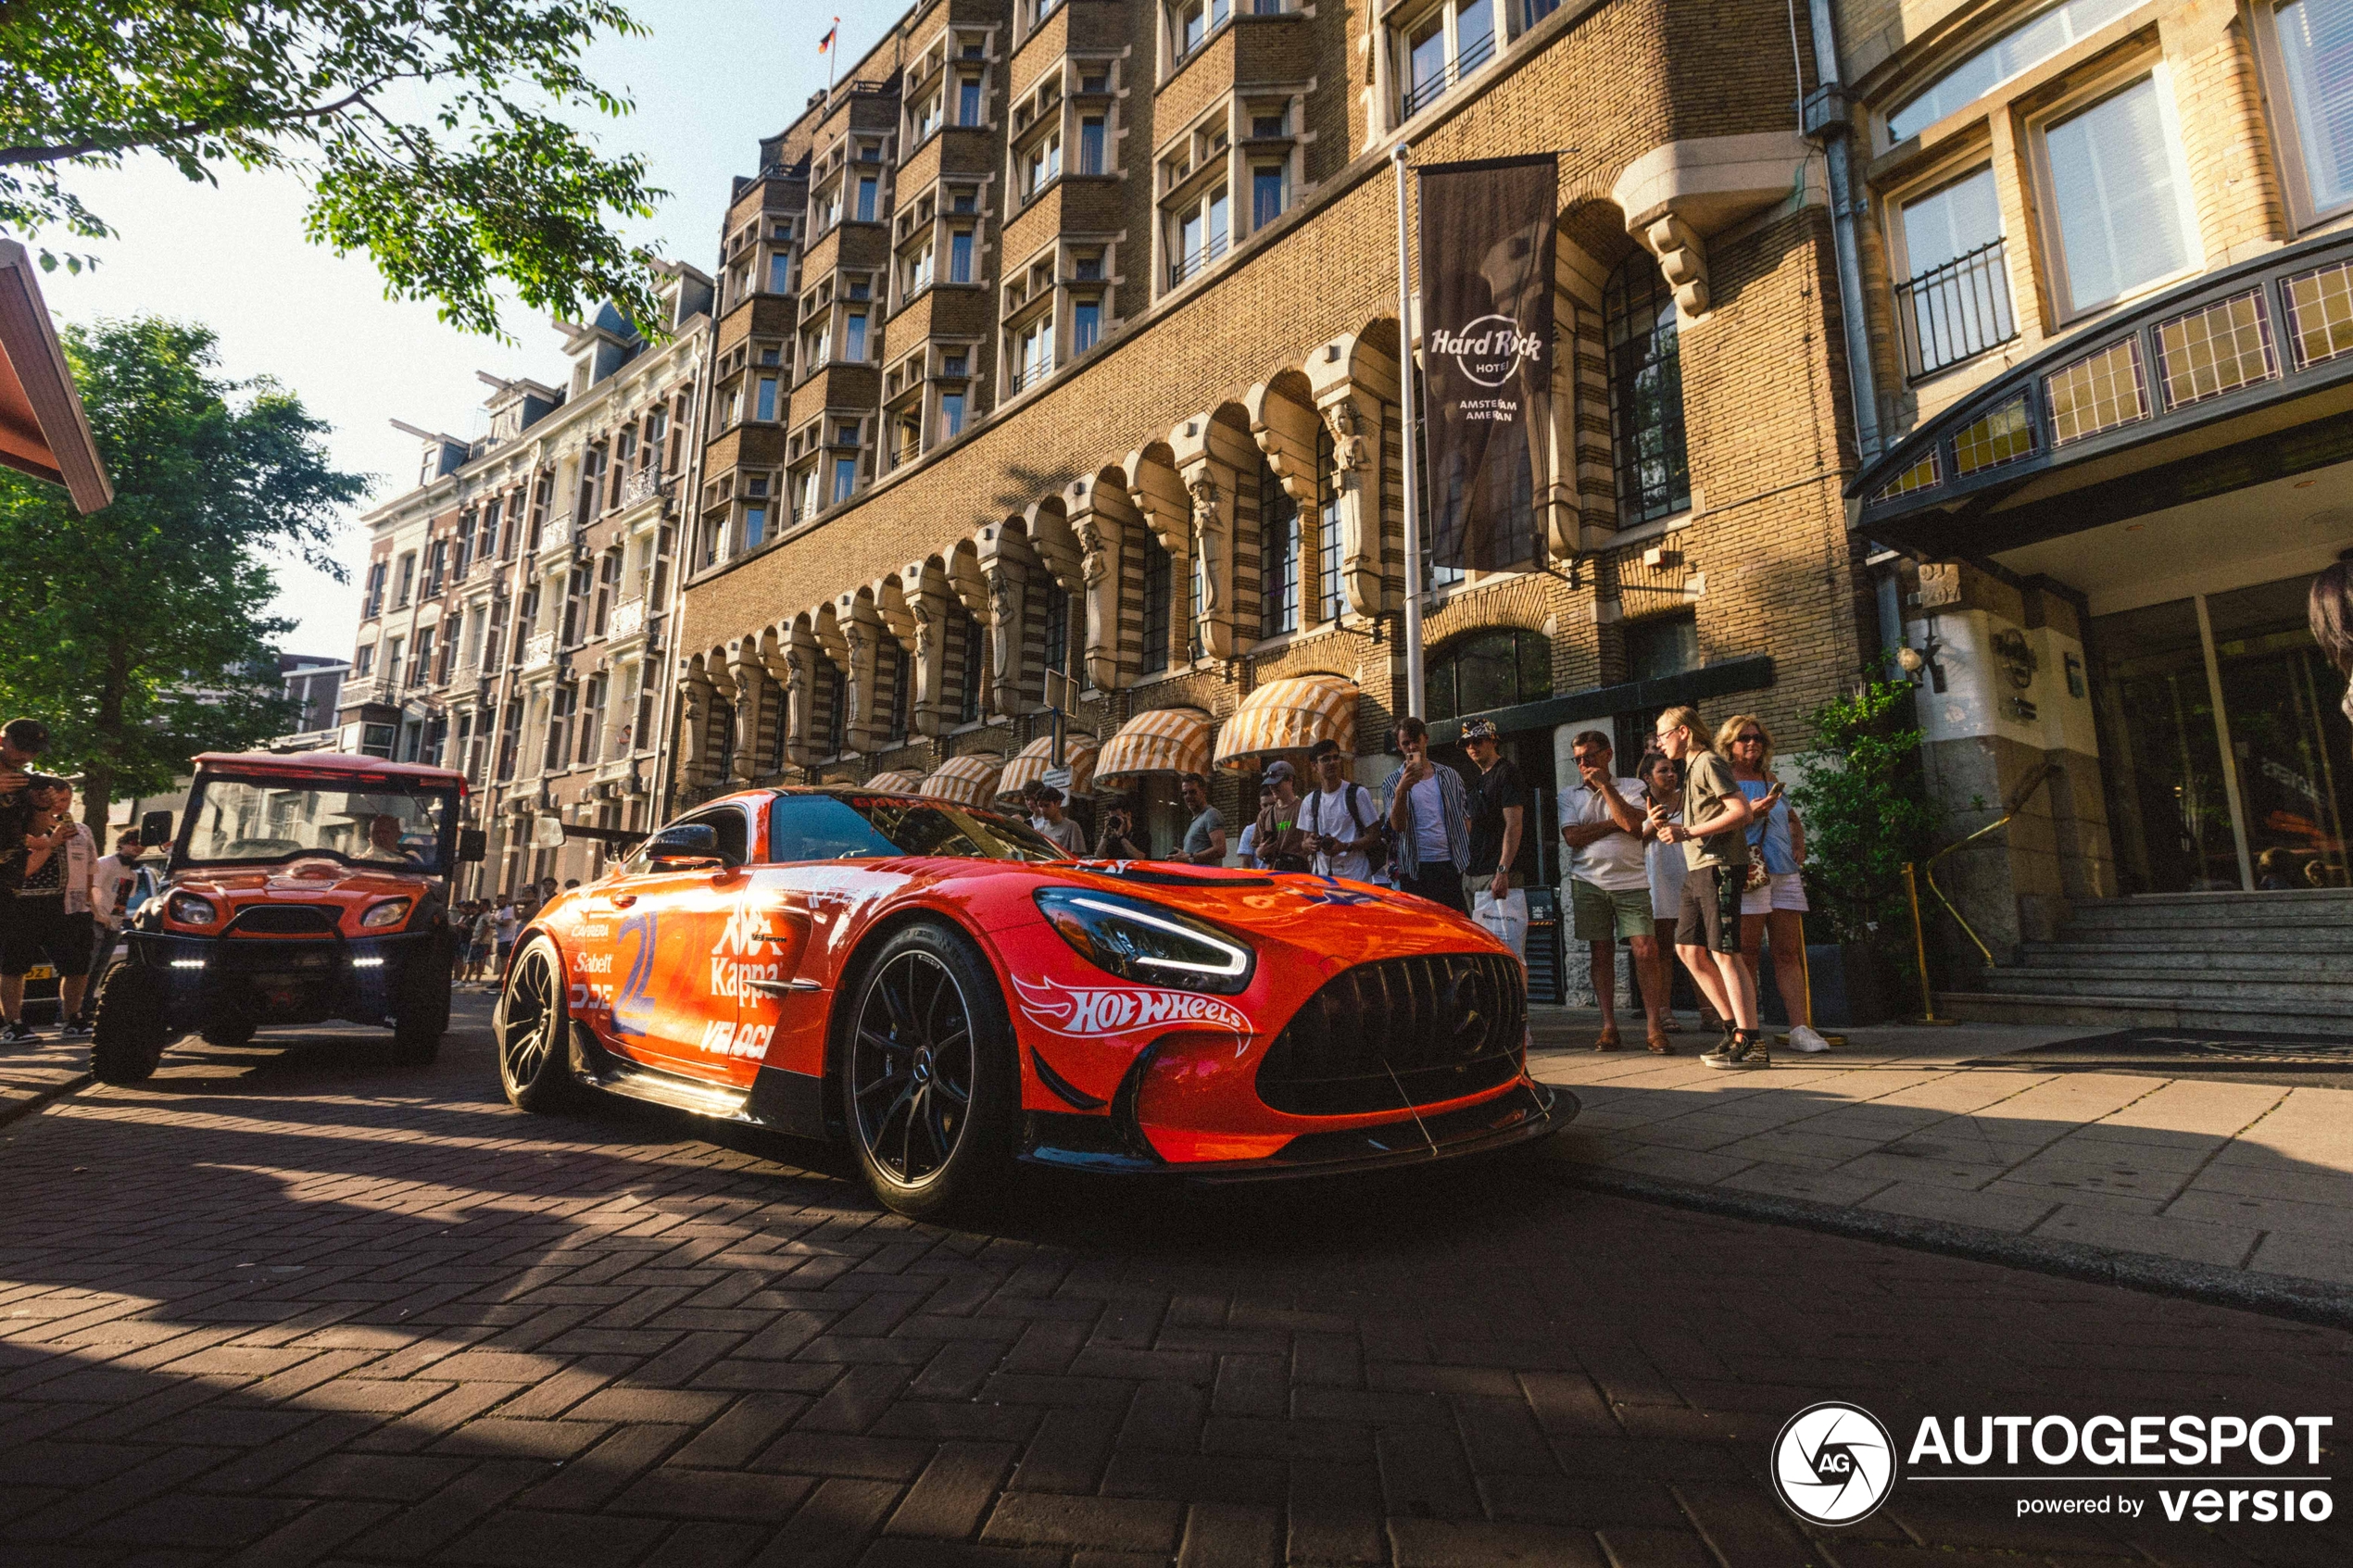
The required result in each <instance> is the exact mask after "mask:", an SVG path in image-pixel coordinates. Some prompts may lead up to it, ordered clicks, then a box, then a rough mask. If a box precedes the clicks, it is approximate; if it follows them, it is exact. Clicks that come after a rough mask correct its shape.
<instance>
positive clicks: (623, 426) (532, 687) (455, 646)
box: [335, 267, 711, 896]
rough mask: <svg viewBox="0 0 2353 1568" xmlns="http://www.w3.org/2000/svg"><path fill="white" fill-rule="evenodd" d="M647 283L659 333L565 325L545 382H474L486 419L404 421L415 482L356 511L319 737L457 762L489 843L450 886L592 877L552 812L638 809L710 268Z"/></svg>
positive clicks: (632, 824) (643, 803) (597, 867)
mask: <svg viewBox="0 0 2353 1568" xmlns="http://www.w3.org/2000/svg"><path fill="white" fill-rule="evenodd" d="M663 295H664V298H665V301H666V303H667V305H668V307H669V310H670V313H671V320H670V322H669V323H668V325H669V327H670V330H671V332H672V333H673V335H672V336H671V338H670V339H669V340H668V341H667V342H663V343H659V344H648V343H647V342H645V341H644V340H643V339H642V338H641V337H640V336H639V335H638V334H637V332H635V330H634V329H633V328H632V327H631V326H630V325H629V323H627V322H626V321H624V320H622V318H621V317H620V316H619V315H618V314H617V313H616V312H614V311H612V310H610V309H607V310H606V311H605V312H603V313H602V314H601V315H600V316H599V317H598V320H595V321H593V322H590V323H587V324H585V325H566V326H563V328H562V331H563V332H564V338H565V345H564V346H565V354H566V357H567V358H568V360H569V364H568V366H567V369H566V373H565V374H564V376H563V377H562V378H561V379H560V384H557V385H553V386H549V385H543V384H541V383H537V382H532V381H498V380H497V379H495V378H492V377H488V376H485V377H484V378H483V379H484V381H485V382H489V383H491V386H492V391H491V395H490V396H489V398H488V399H487V400H486V402H485V408H487V411H488V423H489V429H488V433H486V434H485V435H484V436H481V437H478V438H471V439H469V438H464V437H459V436H452V435H445V434H439V433H433V432H429V431H425V430H422V429H415V428H413V427H409V426H403V427H401V428H403V429H407V430H409V431H410V433H412V434H415V435H417V436H418V437H420V438H421V439H422V443H423V451H422V469H421V471H420V474H419V479H420V483H419V484H418V485H417V486H416V488H414V489H412V490H410V491H409V492H408V493H407V494H405V495H401V496H399V497H397V498H396V499H395V500H393V501H390V502H387V503H386V504H384V506H382V507H379V508H376V509H375V510H373V511H371V512H370V513H368V514H367V516H366V517H365V518H363V519H362V520H361V521H363V523H364V524H365V525H366V526H367V528H368V529H369V531H370V534H371V538H370V545H369V558H368V565H367V568H366V577H365V580H364V583H363V589H362V598H361V603H360V622H359V636H358V642H357V646H356V649H355V651H354V654H353V658H352V665H351V669H350V671H349V673H348V674H347V675H346V678H345V681H344V684H343V689H342V692H341V695H340V697H339V707H340V709H341V711H340V718H339V730H340V734H339V735H338V737H337V739H336V742H335V744H336V745H337V746H338V748H339V749H341V750H344V751H349V752H359V753H364V754H365V755H368V756H371V757H390V758H395V759H399V760H402V761H412V762H427V763H433V764H436V765H440V766H445V767H450V768H455V769H458V770H459V771H462V772H464V773H465V775H466V777H467V779H468V780H469V782H470V783H471V784H472V795H471V797H470V798H469V801H468V809H469V815H470V819H471V824H470V825H479V826H482V827H484V828H485V829H487V830H488V834H489V854H488V859H486V860H485V861H484V864H483V866H481V867H479V868H468V869H467V871H466V873H465V875H464V877H463V878H462V879H461V886H460V887H459V893H460V895H461V896H472V895H474V894H478V893H498V892H510V891H514V890H517V889H519V888H520V887H521V886H522V884H525V883H526V882H531V881H536V880H538V879H540V878H543V877H555V878H557V879H559V880H560V881H561V880H568V879H570V878H573V877H581V878H586V877H590V876H594V875H596V874H598V872H599V871H601V869H602V867H603V864H604V859H605V849H606V847H605V846H604V845H603V844H602V843H600V842H598V841H595V840H591V839H586V838H580V837H574V838H572V839H569V840H567V839H565V838H564V837H563V836H562V835H561V834H560V826H559V825H560V824H563V823H570V824H573V825H575V826H587V827H601V828H605V829H608V830H625V829H629V828H644V827H646V826H647V825H648V808H649V806H650V804H651V801H652V797H653V780H654V773H655V768H656V765H657V757H658V754H659V751H660V747H661V741H662V739H663V736H662V734H661V715H662V713H663V709H664V707H665V697H666V691H667V684H666V682H665V681H664V680H663V678H662V671H663V670H664V667H665V661H666V659H667V658H668V638H669V635H670V622H671V618H672V615H673V604H674V601H675V587H676V578H675V560H676V556H677V550H676V538H677V533H678V527H677V518H678V515H679V495H680V493H681V490H682V487H683V483H684V476H685V474H686V470H688V468H689V467H690V466H691V464H692V462H693V460H694V458H695V456H696V449H697V443H696V442H695V440H694V438H693V432H694V431H695V429H696V428H697V420H698V413H699V406H698V396H699V395H700V394H701V392H702V391H703V389H704V383H703V380H702V370H703V365H704V359H705V356H706V355H707V354H708V352H709V348H710V343H711V337H710V331H709V328H710V315H709V303H710V295H711V284H710V280H708V279H707V278H705V277H704V276H703V275H702V274H701V273H700V272H698V271H696V270H694V269H692V268H686V267H679V268H673V269H671V270H669V271H668V272H667V274H666V277H665V286H664V290H663Z"/></svg>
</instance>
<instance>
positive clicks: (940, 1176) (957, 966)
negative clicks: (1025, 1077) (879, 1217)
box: [839, 921, 1021, 1220]
mask: <svg viewBox="0 0 2353 1568" xmlns="http://www.w3.org/2000/svg"><path fill="white" fill-rule="evenodd" d="M849 997H850V1005H849V1009H848V1010H847V1011H846V1012H845V1013H844V1015H843V1017H844V1024H843V1029H844V1037H843V1040H842V1047H841V1055H840V1058H839V1060H840V1073H839V1084H840V1090H841V1104H842V1120H843V1123H844V1124H845V1125H846V1126H847V1127H848V1129H849V1141H850V1144H851V1146H852V1147H853V1148H855V1149H856V1150H857V1153H858V1164H859V1168H860V1169H861V1170H862V1172H863V1173H864V1174H865V1177H866V1185H867V1186H868V1188H869V1189H870V1190H872V1191H873V1193H874V1195H875V1198H878V1199H880V1200H881V1202H882V1204H883V1206H884V1207H885V1208H887V1209H889V1210H893V1211H894V1212H897V1213H900V1214H904V1215H906V1216H908V1217H909V1218H911V1219H919V1220H920V1219H932V1218H936V1217H938V1216H940V1215H943V1214H948V1213H950V1212H955V1211H958V1210H970V1209H972V1208H974V1207H975V1206H976V1205H979V1204H980V1203H982V1202H984V1201H985V1200H986V1199H987V1198H988V1197H989V1196H990V1195H992V1194H993V1193H994V1192H995V1191H996V1190H997V1188H998V1187H999V1186H1000V1185H1001V1184H1002V1183H1003V1181H1004V1178H1005V1176H1006V1174H1007V1173H1008V1172H1009V1171H1010V1169H1011V1167H1012V1163H1013V1149H1014V1144H1015V1135H1016V1134H1017V1132H1018V1130H1019V1127H1020V1123H1021V1076H1020V1068H1019V1065H1018V1057H1017V1055H1016V1050H1017V1047H1016V1045H1015V1041H1014V1036H1013V1021H1012V1020H1011V1019H1010V1018H1009V1017H1008V1016H1007V1015H1006V1012H1005V1001H1004V997H1003V995H1002V993H1000V991H999V989H998V986H997V979H996V976H995V974H993V973H992V972H990V970H989V967H988V960H987V959H986V958H984V957H983V956H982V955H981V952H980V949H979V948H978V947H975V946H974V944H973V942H972V939H971V938H970V937H968V936H966V935H963V933H962V932H960V931H957V930H955V929H953V928H952V927H950V926H948V925H946V924H943V923H939V922H931V921H925V922H919V923H916V924H913V925H909V926H905V927H902V928H901V929H900V930H899V931H898V932H896V933H894V934H893V935H891V936H889V937H888V938H887V940H885V941H884V943H883V944H882V946H881V947H877V948H876V949H875V951H874V953H873V954H872V956H871V957H870V958H868V959H867V960H866V961H865V962H863V963H862V964H861V965H860V966H859V969H858V975H857V980H856V982H855V984H854V985H851V986H850V987H849Z"/></svg>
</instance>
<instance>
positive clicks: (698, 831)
mask: <svg viewBox="0 0 2353 1568" xmlns="http://www.w3.org/2000/svg"><path fill="white" fill-rule="evenodd" d="M646 858H647V859H650V860H651V861H653V863H654V864H655V865H658V866H659V865H665V864H668V863H670V862H672V861H676V860H716V859H719V830H718V829H717V828H715V827H712V826H711V824H710V823H709V822H681V823H680V824H678V825H677V826H676V827H672V828H664V829H662V830H661V832H660V833H658V834H654V836H653V839H652V841H651V842H649V843H648V845H647V846H646Z"/></svg>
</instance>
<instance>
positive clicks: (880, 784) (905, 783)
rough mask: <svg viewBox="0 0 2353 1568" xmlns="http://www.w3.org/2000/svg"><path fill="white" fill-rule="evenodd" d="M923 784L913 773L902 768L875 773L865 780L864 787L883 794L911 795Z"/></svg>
mask: <svg viewBox="0 0 2353 1568" xmlns="http://www.w3.org/2000/svg"><path fill="white" fill-rule="evenodd" d="M923 784H924V781H923V780H922V779H920V778H917V777H916V776H915V775H914V774H912V773H910V772H907V771H904V770H903V769H893V770H891V771H889V772H887V773H876V774H875V776H874V777H873V778H871V779H868V780H867V781H866V784H865V787H866V788H868V789H872V790H878V791H880V792H881V793H883V794H885V795H912V794H914V793H915V792H916V791H918V790H920V789H921V788H923Z"/></svg>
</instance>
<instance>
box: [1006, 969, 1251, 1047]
mask: <svg viewBox="0 0 2353 1568" xmlns="http://www.w3.org/2000/svg"><path fill="white" fill-rule="evenodd" d="M1013 989H1014V990H1016V991H1018V992H1020V993H1021V1010H1022V1011H1023V1012H1025V1013H1026V1014H1028V1015H1029V1021H1030V1022H1032V1023H1035V1024H1037V1025H1038V1027H1039V1028H1040V1029H1044V1030H1047V1031H1049V1032H1051V1033H1052V1034H1056V1035H1069V1036H1071V1037H1072V1038H1074V1039H1092V1038H1096V1037H1099V1036H1101V1035H1125V1034H1128V1033H1130V1032H1132V1031H1134V1030H1138V1029H1150V1028H1156V1027H1160V1026H1164V1025H1167V1024H1175V1023H1201V1024H1206V1025H1208V1026H1209V1027H1211V1028H1213V1029H1231V1030H1233V1031H1234V1032H1235V1033H1236V1034H1238V1035H1247V1034H1249V1033H1250V1028H1251V1025H1250V1018H1249V1016H1248V1015H1247V1014H1245V1013H1244V1012H1243V1011H1242V1010H1241V1009H1239V1008H1238V1007H1236V1006H1234V1004H1233V1003H1231V1002H1228V1001H1225V1000H1222V999H1220V998H1218V997H1203V996H1200V995H1198V994H1196V993H1194V992H1191V991H1164V990H1158V989H1151V988H1147V987H1144V986H1139V985H1101V986H1097V985H1088V986H1076V985H1061V984H1058V983H1057V982H1054V981H1051V980H1039V981H1028V980H1024V979H1022V978H1021V977H1020V976H1019V975H1015V976H1014V977H1013Z"/></svg>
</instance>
